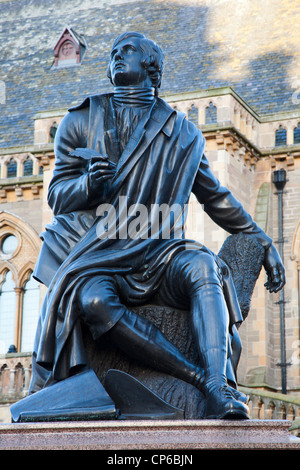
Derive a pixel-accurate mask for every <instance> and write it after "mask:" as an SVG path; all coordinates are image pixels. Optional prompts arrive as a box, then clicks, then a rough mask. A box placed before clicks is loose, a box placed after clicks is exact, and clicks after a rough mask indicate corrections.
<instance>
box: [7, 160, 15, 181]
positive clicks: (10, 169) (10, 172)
mask: <svg viewBox="0 0 300 470" xmlns="http://www.w3.org/2000/svg"><path fill="white" fill-rule="evenodd" d="M16 176H17V162H16V161H15V160H14V159H13V158H11V160H10V161H9V163H8V164H7V178H15V177H16Z"/></svg>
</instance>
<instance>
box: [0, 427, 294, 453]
mask: <svg viewBox="0 0 300 470" xmlns="http://www.w3.org/2000/svg"><path fill="white" fill-rule="evenodd" d="M289 427H290V422H289V421H281V420H280V421H278V420H245V421H225V420H224V421H218V420H184V421H173V420H172V421H118V420H116V421H89V422H56V423H36V424H25V423H23V424H3V425H0V450H109V451H116V452H115V453H112V456H113V455H115V456H116V455H118V451H123V450H126V451H132V453H133V455H136V453H138V451H144V450H148V451H149V450H151V451H154V450H155V451H163V450H166V452H170V451H174V450H178V451H179V450H184V452H185V454H188V453H189V451H190V453H191V452H192V451H193V450H196V449H200V450H211V449H216V450H230V449H233V450H236V449H241V450H247V449H248V450H249V449H250V450H253V449H276V450H281V449H284V450H295V449H297V450H300V439H298V438H295V437H294V436H292V435H291V434H290V433H289V431H288V429H289ZM128 455H129V454H128ZM141 455H142V453H141Z"/></svg>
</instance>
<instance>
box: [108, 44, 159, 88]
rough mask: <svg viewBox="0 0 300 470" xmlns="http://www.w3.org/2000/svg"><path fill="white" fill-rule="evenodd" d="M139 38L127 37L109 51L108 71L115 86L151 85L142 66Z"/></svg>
mask: <svg viewBox="0 0 300 470" xmlns="http://www.w3.org/2000/svg"><path fill="white" fill-rule="evenodd" d="M139 43H140V39H139V38H135V37H129V38H127V39H124V40H123V41H121V42H120V43H119V44H117V46H116V47H115V48H114V49H113V50H112V51H111V57H110V65H109V66H110V73H111V80H112V83H113V84H114V85H115V86H136V85H139V86H148V87H150V86H151V85H152V83H151V80H150V78H149V76H148V72H147V69H146V68H145V67H144V65H143V63H142V61H143V53H142V51H141V50H140V48H139Z"/></svg>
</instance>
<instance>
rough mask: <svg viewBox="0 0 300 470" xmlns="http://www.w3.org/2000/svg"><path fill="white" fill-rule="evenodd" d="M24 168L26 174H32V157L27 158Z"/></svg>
mask: <svg viewBox="0 0 300 470" xmlns="http://www.w3.org/2000/svg"><path fill="white" fill-rule="evenodd" d="M23 169H24V170H23V175H24V176H31V175H32V174H33V161H32V159H31V158H30V157H27V158H26V160H25V162H24V166H23Z"/></svg>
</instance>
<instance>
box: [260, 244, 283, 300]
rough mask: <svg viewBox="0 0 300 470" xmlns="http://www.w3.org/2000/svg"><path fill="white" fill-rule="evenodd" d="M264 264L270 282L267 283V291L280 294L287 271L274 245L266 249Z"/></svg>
mask: <svg viewBox="0 0 300 470" xmlns="http://www.w3.org/2000/svg"><path fill="white" fill-rule="evenodd" d="M263 264H264V268H265V270H266V273H267V276H268V280H267V282H266V283H265V287H266V289H267V290H268V291H269V292H278V291H279V290H281V289H282V288H283V286H284V284H285V269H284V266H283V264H282V261H281V258H280V256H279V253H278V251H277V250H276V248H275V246H274V245H273V244H272V245H270V246H269V248H267V249H266V252H265V259H264V263H263Z"/></svg>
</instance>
